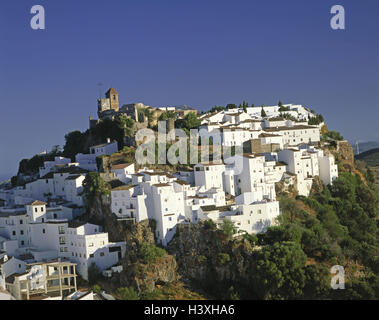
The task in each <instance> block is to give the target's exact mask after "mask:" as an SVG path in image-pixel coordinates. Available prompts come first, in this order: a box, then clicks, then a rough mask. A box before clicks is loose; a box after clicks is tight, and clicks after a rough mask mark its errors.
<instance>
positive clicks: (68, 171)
mask: <svg viewBox="0 0 379 320" xmlns="http://www.w3.org/2000/svg"><path fill="white" fill-rule="evenodd" d="M284 107H285V108H286V110H287V111H286V114H289V115H290V119H289V117H288V116H287V117H286V118H284V117H282V112H281V111H280V110H279V107H278V106H274V107H264V112H265V114H266V116H264V117H262V110H261V108H246V109H245V110H243V109H238V108H237V109H231V110H223V111H219V112H215V113H206V114H203V115H201V116H200V117H199V119H200V120H201V126H200V128H199V129H200V135H202V136H205V137H211V136H212V135H213V136H214V135H215V134H216V133H219V134H220V136H221V144H222V145H223V146H243V150H244V152H243V153H242V154H236V155H234V156H230V157H229V158H227V159H224V160H223V161H211V162H207V163H199V164H197V165H194V166H193V168H191V169H187V170H182V171H178V172H173V173H168V172H159V171H154V170H149V169H148V168H143V169H139V170H136V167H135V164H134V163H121V164H117V165H113V166H112V168H111V170H110V171H111V172H110V174H112V175H113V177H114V178H115V179H117V180H119V182H120V183H119V186H118V187H115V188H113V189H112V190H111V193H110V197H109V201H110V207H111V211H112V213H113V214H114V216H115V218H116V219H117V220H119V221H124V220H131V221H134V222H140V221H143V220H146V219H154V220H155V221H156V230H155V232H156V234H155V236H156V239H157V242H158V243H159V244H160V245H162V246H167V244H168V243H169V242H170V241H171V240H172V238H173V237H174V235H175V232H176V228H177V226H178V224H189V223H199V222H200V221H204V220H209V219H210V220H213V221H214V222H215V223H216V224H217V225H221V224H222V223H223V221H224V220H230V221H232V222H233V223H234V225H235V227H236V229H237V231H238V233H239V234H241V233H244V232H246V233H249V234H251V233H261V232H264V231H265V230H266V229H267V227H269V226H272V225H275V224H276V223H277V219H276V218H277V217H278V215H279V214H280V208H279V202H278V201H277V199H276V184H277V183H279V182H281V185H282V186H283V187H284V188H289V187H290V186H293V187H294V188H295V189H296V190H297V192H298V193H299V194H300V195H304V196H308V195H309V193H310V190H311V187H312V183H313V181H314V179H315V177H318V178H319V179H320V180H321V181H322V182H323V183H324V184H326V185H327V184H331V183H333V180H334V179H336V178H337V177H338V169H337V165H336V164H335V161H334V157H333V156H332V155H331V154H328V153H327V152H325V151H323V150H322V149H320V148H319V147H318V143H319V142H320V128H321V124H320V125H317V126H311V125H308V120H309V119H310V118H312V117H313V116H314V114H313V113H312V112H310V111H309V110H308V109H306V108H304V107H302V106H299V105H285V106H284ZM117 151H118V149H117V143H116V142H112V141H110V140H108V141H107V142H106V143H104V144H102V145H97V146H93V147H91V148H90V153H89V154H78V155H76V159H75V162H74V163H73V162H71V160H70V159H66V158H63V157H56V158H55V160H54V161H49V162H45V163H44V166H43V167H41V168H40V172H39V178H38V179H35V180H34V181H30V182H28V183H26V184H25V185H24V186H22V187H15V188H7V189H0V200H1V202H0V287H3V288H4V289H7V290H8V291H10V292H14V295H17V296H18V297H20V296H21V295H22V292H24V295H25V294H27V295H28V296H29V295H30V294H32V293H33V292H32V291H33V290H37V291H36V292H39V291H38V290H40V291H41V290H42V291H43V292H45V293H46V292H48V283H49V280H51V281H52V282H51V283H52V284H51V286H55V288H58V289H59V290H60V292H62V290H63V289H62V288H65V286H66V287H67V286H68V287H67V288H68V289H75V290H76V271H77V272H78V273H79V274H80V275H81V276H82V277H83V278H84V279H88V269H89V267H90V266H91V264H92V263H95V264H96V265H97V266H98V268H99V269H100V270H101V271H103V272H104V275H105V276H111V274H112V272H120V271H121V270H122V267H121V266H119V260H120V259H121V258H122V257H123V256H124V255H125V254H126V253H125V242H117V243H110V242H109V241H108V234H107V233H104V232H102V230H101V227H100V226H97V225H92V224H89V223H85V224H80V225H77V224H75V223H74V220H75V218H76V217H78V216H80V215H81V214H82V213H83V212H84V210H85V209H84V201H83V197H84V195H83V181H84V179H85V177H86V175H87V174H88V172H90V171H97V165H96V158H97V157H98V156H102V155H111V154H113V153H115V152H117ZM47 263H50V264H51V265H54V263H55V264H58V267H57V268H58V269H57V270H58V271H57V270H55V271H54V270H53V273H54V272H58V275H59V281H58V282H59V283H58V285H56V284H55V282H54V281H55V280H56V278H54V277H52V278H49V277H50V275H48V274H49V270H50V269H49V268H50V267H51V266H50V265H48V266H46V265H45V264H47ZM62 263H63V264H64V263H66V264H67V265H64V267H65V268H66V269H64V267H63V265H62V266H61V265H60V264H62ZM37 266H38V268H37ZM60 268H63V269H64V270H66V271H64V270H63V269H62V270H61V269H60ZM37 269H38V270H39V271H38V270H37ZM41 270H42V271H41ZM65 272H66V273H67V276H64V274H65ZM41 274H42V275H41ZM43 274H45V276H43ZM62 274H63V278H62ZM38 277H42V278H41V279H40V280H38V279H39V278H38ZM61 278H62V279H61ZM53 280H54V281H53ZM25 286H26V287H25ZM31 290H32V291H31ZM42 291H41V292H42ZM25 292H26V293H25ZM79 296H80V295H79Z"/></svg>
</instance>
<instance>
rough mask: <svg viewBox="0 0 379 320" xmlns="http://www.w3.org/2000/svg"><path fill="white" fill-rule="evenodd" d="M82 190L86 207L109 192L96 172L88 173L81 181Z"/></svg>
mask: <svg viewBox="0 0 379 320" xmlns="http://www.w3.org/2000/svg"><path fill="white" fill-rule="evenodd" d="M83 190H84V195H85V200H86V203H87V206H89V205H90V204H92V203H93V201H94V199H95V198H96V197H97V196H99V195H102V194H108V193H109V190H108V187H107V185H106V184H105V182H104V180H103V179H102V178H101V177H100V175H99V174H98V173H97V172H90V173H89V174H87V176H86V178H85V179H84V181H83Z"/></svg>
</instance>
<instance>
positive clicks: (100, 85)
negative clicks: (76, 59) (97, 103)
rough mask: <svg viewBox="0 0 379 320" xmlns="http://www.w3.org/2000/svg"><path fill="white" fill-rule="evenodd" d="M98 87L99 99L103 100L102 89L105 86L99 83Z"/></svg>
mask: <svg viewBox="0 0 379 320" xmlns="http://www.w3.org/2000/svg"><path fill="white" fill-rule="evenodd" d="M97 86H98V87H99V99H101V88H102V86H103V84H102V83H101V82H99V83H98V84H97Z"/></svg>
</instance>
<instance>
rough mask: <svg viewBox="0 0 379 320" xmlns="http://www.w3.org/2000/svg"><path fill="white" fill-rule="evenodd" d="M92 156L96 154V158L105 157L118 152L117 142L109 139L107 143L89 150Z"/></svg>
mask: <svg viewBox="0 0 379 320" xmlns="http://www.w3.org/2000/svg"><path fill="white" fill-rule="evenodd" d="M89 150H90V154H94V155H95V156H96V157H99V156H103V155H111V154H113V153H116V152H117V151H118V144H117V141H113V142H111V140H110V139H107V143H103V144H99V145H96V146H92V147H90V148H89Z"/></svg>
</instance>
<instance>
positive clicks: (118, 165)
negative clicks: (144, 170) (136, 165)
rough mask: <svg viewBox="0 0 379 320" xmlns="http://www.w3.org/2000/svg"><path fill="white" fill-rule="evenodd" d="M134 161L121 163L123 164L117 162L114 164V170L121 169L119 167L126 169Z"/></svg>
mask: <svg viewBox="0 0 379 320" xmlns="http://www.w3.org/2000/svg"><path fill="white" fill-rule="evenodd" d="M131 165H132V163H121V164H116V165H113V166H112V170H119V169H125V168H127V167H129V166H131Z"/></svg>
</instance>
